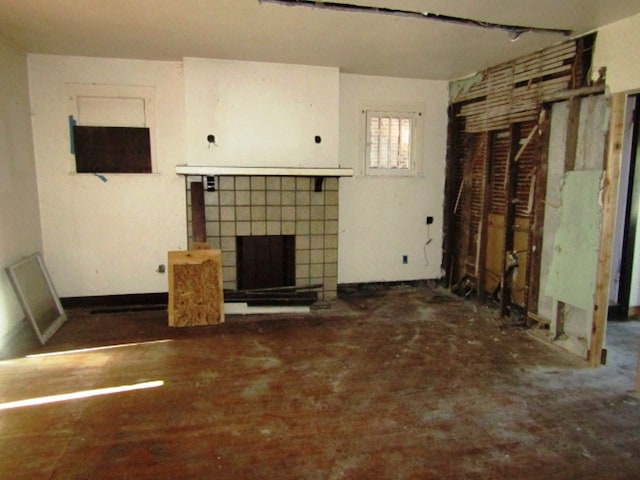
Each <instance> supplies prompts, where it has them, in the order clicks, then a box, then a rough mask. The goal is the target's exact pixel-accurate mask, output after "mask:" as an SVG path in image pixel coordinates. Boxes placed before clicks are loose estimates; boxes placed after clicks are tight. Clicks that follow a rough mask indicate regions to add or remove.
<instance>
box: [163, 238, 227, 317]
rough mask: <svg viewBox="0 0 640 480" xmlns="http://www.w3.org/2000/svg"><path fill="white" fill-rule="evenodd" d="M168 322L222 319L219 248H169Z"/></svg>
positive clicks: (222, 304)
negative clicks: (176, 249) (178, 249)
mask: <svg viewBox="0 0 640 480" xmlns="http://www.w3.org/2000/svg"><path fill="white" fill-rule="evenodd" d="M168 264H169V304H168V308H167V309H168V313H169V326H170V327H190V326H196V325H212V324H217V323H221V322H223V321H224V293H223V288H222V256H221V252H220V250H213V249H211V250H204V249H202V250H188V251H175V252H169V262H168Z"/></svg>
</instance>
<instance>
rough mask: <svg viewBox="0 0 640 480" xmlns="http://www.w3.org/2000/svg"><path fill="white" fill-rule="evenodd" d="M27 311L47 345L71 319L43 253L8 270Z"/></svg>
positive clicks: (25, 311)
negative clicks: (66, 312)
mask: <svg viewBox="0 0 640 480" xmlns="http://www.w3.org/2000/svg"><path fill="white" fill-rule="evenodd" d="M6 271H7V274H8V275H9V279H10V280H11V284H12V285H13V288H14V290H15V292H16V295H17V296H18V300H19V301H20V305H21V306H22V310H23V311H24V314H25V315H26V316H27V318H28V319H29V321H30V322H31V325H32V326H33V329H34V330H35V332H36V335H37V336H38V339H39V340H40V343H41V344H42V345H44V344H45V343H46V342H47V340H49V339H50V338H51V337H52V336H53V334H54V333H56V331H57V330H58V329H59V328H60V327H61V326H62V324H63V323H64V322H65V321H66V320H67V316H66V314H65V312H64V309H63V308H62V305H61V304H60V300H59V299H58V296H57V294H56V292H55V289H54V288H53V283H51V278H50V277H49V273H48V272H47V268H46V266H45V264H44V260H43V258H42V255H40V254H39V253H35V254H33V255H31V256H30V257H28V258H25V259H24V260H21V261H19V262H17V263H15V264H14V265H11V266H10V267H7V269H6Z"/></svg>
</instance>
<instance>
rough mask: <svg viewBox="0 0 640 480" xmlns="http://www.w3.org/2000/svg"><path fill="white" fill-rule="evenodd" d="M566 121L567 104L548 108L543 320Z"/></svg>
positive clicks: (549, 306)
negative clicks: (549, 111) (549, 115)
mask: <svg viewBox="0 0 640 480" xmlns="http://www.w3.org/2000/svg"><path fill="white" fill-rule="evenodd" d="M568 119H569V104H568V103H567V102H561V103H556V104H554V105H553V107H552V109H551V125H550V134H549V152H548V166H547V191H546V195H545V199H544V202H545V209H544V226H543V228H544V236H543V240H542V252H541V262H540V285H539V286H540V288H539V292H540V296H539V298H538V312H537V313H538V315H540V316H541V317H543V318H547V319H552V318H553V297H551V296H549V295H546V294H545V292H546V290H547V283H548V278H549V266H550V265H551V258H552V257H553V245H554V243H555V236H556V232H557V231H558V227H559V226H560V202H561V201H562V191H561V188H562V181H563V178H564V154H565V145H566V139H567V123H568Z"/></svg>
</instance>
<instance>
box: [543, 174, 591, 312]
mask: <svg viewBox="0 0 640 480" xmlns="http://www.w3.org/2000/svg"><path fill="white" fill-rule="evenodd" d="M601 182H602V172H601V171H588V170H585V171H573V172H567V174H566V176H565V182H564V186H563V188H562V207H561V214H560V215H561V218H560V225H559V228H558V231H557V233H556V238H555V243H554V250H553V258H552V259H551V265H550V267H549V278H548V283H547V288H546V292H545V293H546V294H547V295H549V296H552V297H554V298H555V299H557V300H559V301H561V302H564V303H567V304H569V305H573V306H576V307H578V308H581V309H583V310H586V311H588V312H589V311H591V310H592V309H593V302H594V294H595V291H596V285H595V283H596V275H597V271H598V249H599V246H600V224H601V214H602V206H601V205H600V188H601Z"/></svg>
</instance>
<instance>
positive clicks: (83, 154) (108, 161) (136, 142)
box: [73, 126, 152, 173]
mask: <svg viewBox="0 0 640 480" xmlns="http://www.w3.org/2000/svg"><path fill="white" fill-rule="evenodd" d="M73 142H74V147H75V152H76V172H78V173H151V171H152V169H151V141H150V137H149V129H148V128H139V127H85V126H74V127H73Z"/></svg>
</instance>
